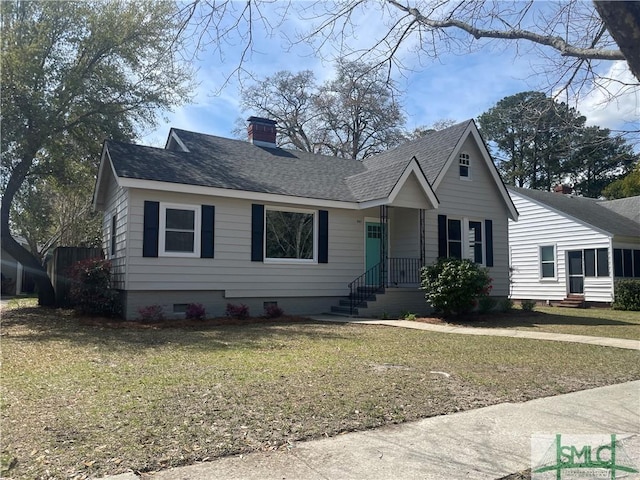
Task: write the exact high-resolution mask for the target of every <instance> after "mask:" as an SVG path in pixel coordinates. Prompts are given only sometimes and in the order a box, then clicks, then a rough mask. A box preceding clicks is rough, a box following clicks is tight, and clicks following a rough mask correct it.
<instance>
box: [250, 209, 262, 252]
mask: <svg viewBox="0 0 640 480" xmlns="http://www.w3.org/2000/svg"><path fill="white" fill-rule="evenodd" d="M263 242H264V205H259V204H256V203H254V204H253V205H251V261H252V262H262V261H263V260H264V253H263V252H264V249H263Z"/></svg>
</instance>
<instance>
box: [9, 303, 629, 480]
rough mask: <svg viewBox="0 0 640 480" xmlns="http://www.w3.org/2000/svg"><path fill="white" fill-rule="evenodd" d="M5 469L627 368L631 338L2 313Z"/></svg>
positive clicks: (220, 440)
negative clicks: (131, 325)
mask: <svg viewBox="0 0 640 480" xmlns="http://www.w3.org/2000/svg"><path fill="white" fill-rule="evenodd" d="M2 362H3V366H2V380H1V381H2V404H1V409H0V413H1V415H2V418H1V421H2V448H3V452H2V457H1V458H2V466H3V469H5V470H6V469H7V468H8V467H9V466H10V467H11V468H10V470H9V471H4V472H2V475H3V476H6V477H10V478H14V479H33V478H52V477H55V478H86V477H88V476H102V475H105V474H115V473H119V472H124V471H127V470H128V469H132V470H134V471H138V472H145V471H153V470H157V469H162V468H167V467H169V466H175V465H183V464H189V463H194V462H198V461H202V460H206V459H211V458H214V457H216V456H220V455H227V454H232V453H239V452H248V451H252V450H265V449H266V450H268V449H276V448H287V445H289V444H290V443H292V442H295V441H299V440H304V439H309V438H319V437H322V436H332V435H336V434H338V433H340V432H344V431H351V430H359V429H365V428H372V427H376V426H380V425H384V424H391V423H399V422H404V421H410V420H415V419H418V418H424V417H428V416H433V415H442V414H447V413H451V412H455V411H459V410H465V409H471V408H478V407H482V406H486V405H490V404H495V403H499V402H505V401H525V400H529V399H531V398H536V397H541V396H547V395H553V394H558V393H566V392H570V391H575V390H580V389H586V388H592V387H596V386H601V385H608V384H614V383H620V382H625V381H630V380H636V379H640V352H637V351H629V350H622V349H614V348H606V347H599V346H592V345H583V344H570V343H561V342H544V341H536V340H527V339H514V338H504V337H483V336H478V337H475V336H474V337H470V336H466V335H452V334H438V333H434V332H425V331H417V330H411V329H400V328H391V327H382V326H367V325H354V324H323V323H314V322H297V323H289V324H287V323H276V324H256V325H245V326H226V327H201V328H184V329H177V328H166V329H157V328H156V329H154V328H147V329H114V328H106V327H103V326H88V325H83V324H81V323H80V322H79V321H78V319H76V318H74V317H73V316H72V315H71V314H70V313H69V312H67V311H57V312H56V311H47V310H44V309H40V308H33V307H31V308H15V309H12V310H8V311H5V312H3V325H2Z"/></svg>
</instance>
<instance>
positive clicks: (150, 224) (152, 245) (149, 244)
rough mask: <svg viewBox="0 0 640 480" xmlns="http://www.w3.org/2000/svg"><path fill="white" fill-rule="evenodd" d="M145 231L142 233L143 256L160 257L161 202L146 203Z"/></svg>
mask: <svg viewBox="0 0 640 480" xmlns="http://www.w3.org/2000/svg"><path fill="white" fill-rule="evenodd" d="M143 225H144V230H143V233H142V256H143V257H157V256H158V234H159V229H160V202H150V201H145V202H144V223H143Z"/></svg>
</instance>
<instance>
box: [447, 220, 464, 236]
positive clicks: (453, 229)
mask: <svg viewBox="0 0 640 480" xmlns="http://www.w3.org/2000/svg"><path fill="white" fill-rule="evenodd" d="M447 223H448V224H449V226H448V229H447V230H448V236H449V240H462V222H461V221H460V220H448V222H447Z"/></svg>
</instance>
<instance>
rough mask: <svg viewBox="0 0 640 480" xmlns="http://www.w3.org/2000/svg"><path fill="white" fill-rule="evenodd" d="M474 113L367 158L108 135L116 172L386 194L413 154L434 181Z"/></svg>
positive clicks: (350, 194) (322, 192)
mask: <svg viewBox="0 0 640 480" xmlns="http://www.w3.org/2000/svg"><path fill="white" fill-rule="evenodd" d="M469 122H471V120H470V121H467V122H463V123H460V124H457V125H454V126H452V127H450V128H447V129H445V130H441V131H438V132H432V133H430V134H427V135H425V136H424V137H422V138H419V139H417V140H413V141H410V142H407V143H406V144H404V145H401V146H399V147H397V148H394V149H392V150H390V151H388V152H385V153H383V154H380V155H376V156H374V157H371V158H368V159H366V160H365V161H364V162H361V161H357V160H350V159H344V158H337V157H330V156H326V155H316V154H311V153H308V152H301V151H297V150H287V149H281V148H266V147H260V146H256V145H253V144H251V143H249V142H247V141H242V140H233V139H228V138H222V137H217V136H213V135H205V134H201V133H194V132H189V131H186V130H178V129H173V132H174V133H175V134H176V135H177V136H178V138H180V140H181V141H182V142H183V143H184V145H185V146H186V147H187V149H188V150H189V151H188V152H181V151H172V150H166V149H161V148H153V147H146V146H141V145H133V144H126V143H121V142H115V141H108V142H107V143H106V147H107V149H108V152H109V156H110V158H111V161H112V162H113V166H114V168H115V171H116V173H117V175H118V176H120V177H124V178H131V179H140V180H157V181H161V182H169V183H181V184H188V185H199V186H207V187H217V188H227V189H234V190H245V191H252V192H261V193H274V194H281V195H289V196H296V197H306V198H315V199H324V200H339V201H349V202H353V201H367V200H374V199H380V198H386V197H387V196H388V195H389V194H390V193H391V191H392V189H393V187H394V186H395V184H396V182H397V181H398V179H399V178H400V175H401V174H402V172H403V171H404V170H405V168H406V167H407V165H408V164H409V162H410V161H411V159H412V158H413V157H414V156H415V157H416V159H417V160H418V162H419V164H420V167H421V168H422V170H423V171H424V172H425V175H426V177H427V180H428V181H429V182H430V183H432V182H433V181H434V180H435V179H436V177H437V175H438V174H439V173H440V170H441V169H442V167H443V166H444V164H445V163H446V161H447V159H448V158H449V156H450V154H451V152H452V150H453V149H454V148H455V146H456V145H457V144H458V142H459V140H460V138H461V136H462V134H463V133H464V132H465V130H466V128H467V126H468V125H469Z"/></svg>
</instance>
